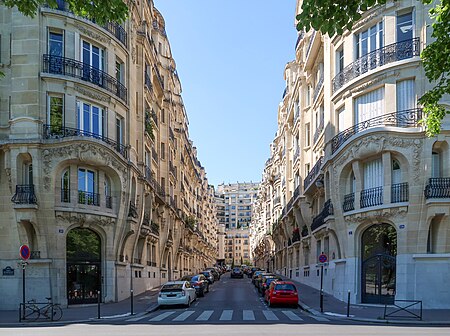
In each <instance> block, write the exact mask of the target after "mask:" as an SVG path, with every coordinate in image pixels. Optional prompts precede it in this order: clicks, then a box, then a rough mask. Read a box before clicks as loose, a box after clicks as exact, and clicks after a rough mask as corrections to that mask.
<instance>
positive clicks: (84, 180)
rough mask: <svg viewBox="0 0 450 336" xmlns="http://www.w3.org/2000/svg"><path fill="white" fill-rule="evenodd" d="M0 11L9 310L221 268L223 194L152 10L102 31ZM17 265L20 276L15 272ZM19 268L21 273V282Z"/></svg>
mask: <svg viewBox="0 0 450 336" xmlns="http://www.w3.org/2000/svg"><path fill="white" fill-rule="evenodd" d="M57 3H58V8H56V9H51V8H46V7H42V8H40V10H39V12H38V14H37V15H36V16H35V17H34V18H32V19H31V18H26V17H24V16H23V15H21V14H20V13H19V12H18V11H17V10H16V9H6V8H5V7H2V6H0V15H1V18H2V20H1V22H0V37H1V39H0V41H1V42H0V43H1V48H0V50H1V55H0V63H1V70H2V71H3V72H4V74H5V77H4V78H2V80H1V81H0V165H1V167H2V169H0V200H1V201H0V216H1V217H2V218H3V219H2V221H1V222H0V268H1V269H8V270H10V268H11V269H13V271H12V272H11V271H10V272H6V273H5V274H0V296H1V297H2V300H1V301H0V309H16V308H17V307H18V303H19V302H21V292H22V289H21V271H20V270H21V266H20V262H19V254H18V251H19V246H21V245H23V244H26V245H28V246H29V247H30V249H31V259H30V260H29V261H28V264H27V266H26V274H27V278H26V281H27V285H26V288H27V297H26V299H32V298H34V299H36V300H38V301H41V300H43V298H45V297H52V298H53V301H54V302H58V303H61V304H62V305H68V304H78V303H89V302H96V301H97V300H98V296H97V295H98V294H97V293H98V291H100V296H101V299H102V301H105V302H108V301H119V300H122V299H124V298H126V297H128V296H129V295H130V292H131V289H133V291H134V293H135V294H138V293H141V292H143V291H145V290H147V289H150V288H152V287H154V286H159V285H160V284H161V283H164V282H166V281H168V280H171V279H176V278H178V277H180V276H182V275H185V274H188V273H192V272H196V271H197V270H199V269H202V268H204V267H205V266H211V265H213V264H214V263H215V261H216V255H217V244H216V242H217V233H216V224H217V220H216V211H215V205H214V188H213V187H212V186H210V185H209V184H208V180H207V177H206V172H205V169H204V167H203V166H202V165H201V163H200V162H199V160H198V159H197V152H196V148H195V147H194V145H193V142H192V141H191V140H190V139H189V133H188V125H189V123H188V118H187V112H186V110H185V107H184V104H183V100H182V98H181V84H180V80H179V78H178V74H177V71H176V64H175V61H174V59H173V58H172V55H171V50H170V45H169V41H168V39H167V34H166V32H165V22H164V18H163V17H162V15H161V13H159V12H158V10H157V9H156V8H155V7H154V5H153V2H152V1H141V2H130V5H129V13H130V16H129V19H128V20H127V21H126V22H125V23H124V24H123V25H119V24H116V23H109V24H107V25H105V26H99V25H97V24H96V23H94V22H92V21H89V20H87V19H85V18H82V17H78V16H75V15H73V14H72V13H70V12H69V11H68V10H67V6H66V4H65V3H64V1H58V2H57ZM8 267H10V268H8ZM11 273H13V275H11Z"/></svg>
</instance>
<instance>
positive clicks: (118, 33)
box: [46, 0, 128, 48]
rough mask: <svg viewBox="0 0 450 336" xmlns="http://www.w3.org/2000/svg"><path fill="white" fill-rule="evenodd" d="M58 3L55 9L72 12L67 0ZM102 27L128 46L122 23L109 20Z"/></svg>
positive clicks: (92, 20) (60, 0) (58, 0)
mask: <svg viewBox="0 0 450 336" xmlns="http://www.w3.org/2000/svg"><path fill="white" fill-rule="evenodd" d="M56 5H57V7H56V8H55V9H57V10H60V11H63V12H67V13H72V12H71V11H70V10H69V4H68V3H67V2H66V1H63V0H56ZM46 7H49V6H48V5H47V6H46ZM85 19H87V20H89V21H91V22H93V23H95V20H94V19H91V18H87V17H85ZM100 27H102V28H103V29H105V30H107V31H108V32H110V33H111V34H112V35H114V37H116V38H117V39H118V40H119V41H120V42H121V43H122V44H123V45H124V46H125V48H126V47H127V46H128V35H127V32H126V31H125V29H123V27H122V26H121V25H119V24H118V23H115V22H109V23H107V24H105V25H103V26H100Z"/></svg>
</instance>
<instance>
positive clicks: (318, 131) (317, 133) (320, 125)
mask: <svg viewBox="0 0 450 336" xmlns="http://www.w3.org/2000/svg"><path fill="white" fill-rule="evenodd" d="M323 127H324V119H323V116H322V117H321V118H320V124H319V126H317V129H316V132H315V133H314V143H316V142H317V140H318V139H319V136H320V134H321V133H322V131H323Z"/></svg>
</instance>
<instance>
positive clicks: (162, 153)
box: [160, 142, 166, 160]
mask: <svg viewBox="0 0 450 336" xmlns="http://www.w3.org/2000/svg"><path fill="white" fill-rule="evenodd" d="M160 154H161V160H165V159H166V144H165V143H164V142H161V153H160Z"/></svg>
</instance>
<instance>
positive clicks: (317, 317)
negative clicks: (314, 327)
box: [310, 315, 330, 322]
mask: <svg viewBox="0 0 450 336" xmlns="http://www.w3.org/2000/svg"><path fill="white" fill-rule="evenodd" d="M310 317H312V318H313V319H314V320H316V321H319V322H330V320H329V319H327V318H325V317H321V316H315V315H310Z"/></svg>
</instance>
